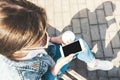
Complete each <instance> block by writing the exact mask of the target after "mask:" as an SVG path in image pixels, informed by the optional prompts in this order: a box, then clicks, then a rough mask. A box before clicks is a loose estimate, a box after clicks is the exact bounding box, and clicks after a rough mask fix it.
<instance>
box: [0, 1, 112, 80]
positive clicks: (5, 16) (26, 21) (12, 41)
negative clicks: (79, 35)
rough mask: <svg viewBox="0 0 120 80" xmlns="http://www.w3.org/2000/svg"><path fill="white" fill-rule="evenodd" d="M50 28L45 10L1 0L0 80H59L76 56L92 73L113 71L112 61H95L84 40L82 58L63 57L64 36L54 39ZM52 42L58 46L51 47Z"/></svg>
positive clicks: (19, 2) (23, 2) (79, 54)
mask: <svg viewBox="0 0 120 80" xmlns="http://www.w3.org/2000/svg"><path fill="white" fill-rule="evenodd" d="M46 28H47V16H46V13H45V10H44V9H43V8H41V7H38V6H36V5H35V4H33V3H31V2H28V1H26V0H0V64H1V65H0V72H2V73H0V80H42V79H43V80H50V79H51V80H57V79H58V78H60V77H61V74H63V73H64V71H65V70H66V69H67V67H68V66H69V62H70V61H71V60H72V59H73V56H76V58H78V59H80V60H82V61H84V62H86V63H87V65H88V67H89V68H88V69H89V70H97V69H100V70H110V69H112V67H113V65H112V64H111V63H110V62H109V61H101V60H97V59H95V58H94V56H93V55H92V53H91V52H90V49H89V47H88V46H87V44H86V43H85V42H84V41H83V40H82V39H81V42H82V43H83V44H84V46H83V47H85V50H84V51H83V52H82V54H81V52H80V53H77V55H74V54H71V55H69V56H67V57H61V55H60V51H59V44H63V41H62V39H61V37H62V35H60V36H58V37H52V38H51V37H49V36H48V34H47V32H46ZM49 41H51V42H53V43H57V44H50V45H48V44H49ZM58 43H59V44H58ZM64 44H65V43H64ZM63 62H64V63H63ZM105 65H106V67H105Z"/></svg>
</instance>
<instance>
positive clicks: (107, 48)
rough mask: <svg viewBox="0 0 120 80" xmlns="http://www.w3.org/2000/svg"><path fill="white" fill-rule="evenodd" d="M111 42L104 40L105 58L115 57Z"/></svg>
mask: <svg viewBox="0 0 120 80" xmlns="http://www.w3.org/2000/svg"><path fill="white" fill-rule="evenodd" d="M109 42H110V41H109V40H106V41H104V40H102V45H103V50H104V55H105V57H113V52H112V47H111V44H110V43H109Z"/></svg>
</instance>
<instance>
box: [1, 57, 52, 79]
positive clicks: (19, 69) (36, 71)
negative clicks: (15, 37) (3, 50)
mask: <svg viewBox="0 0 120 80" xmlns="http://www.w3.org/2000/svg"><path fill="white" fill-rule="evenodd" d="M0 64H2V66H0V72H3V73H0V80H42V79H41V77H42V76H43V75H44V74H45V73H46V72H47V70H48V67H49V66H52V65H54V62H53V61H52V59H51V58H50V57H49V56H48V55H42V56H40V55H37V56H36V57H34V58H32V59H30V60H25V61H13V60H9V59H6V58H3V59H2V58H1V57H0ZM51 64H52V65H51Z"/></svg>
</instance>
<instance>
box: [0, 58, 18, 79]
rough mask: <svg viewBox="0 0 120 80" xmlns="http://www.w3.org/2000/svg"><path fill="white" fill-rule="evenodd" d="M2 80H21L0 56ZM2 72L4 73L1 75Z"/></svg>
mask: <svg viewBox="0 0 120 80" xmlns="http://www.w3.org/2000/svg"><path fill="white" fill-rule="evenodd" d="M0 64H1V65H0V80H20V77H19V76H18V73H17V71H16V70H15V69H14V68H12V67H10V66H9V65H8V64H7V63H6V62H5V61H4V58H3V57H1V56H0ZM1 72H2V73H1Z"/></svg>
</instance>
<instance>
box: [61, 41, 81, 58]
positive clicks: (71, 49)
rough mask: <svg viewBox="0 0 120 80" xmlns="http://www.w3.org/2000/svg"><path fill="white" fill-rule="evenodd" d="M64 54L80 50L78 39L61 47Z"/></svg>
mask: <svg viewBox="0 0 120 80" xmlns="http://www.w3.org/2000/svg"><path fill="white" fill-rule="evenodd" d="M62 49H63V53H64V56H68V55H69V54H72V53H76V52H79V51H82V48H81V45H80V42H79V41H75V42H73V43H71V44H68V45H66V46H63V47H62Z"/></svg>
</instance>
